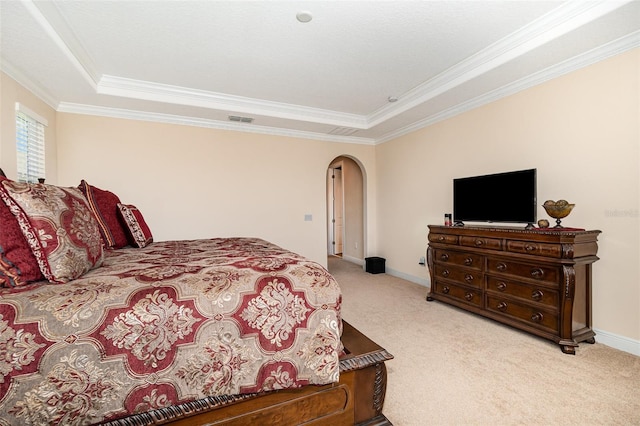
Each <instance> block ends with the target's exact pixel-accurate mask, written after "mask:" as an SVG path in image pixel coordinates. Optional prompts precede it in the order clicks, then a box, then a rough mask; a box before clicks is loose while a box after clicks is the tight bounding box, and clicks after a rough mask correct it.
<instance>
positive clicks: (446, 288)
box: [442, 285, 451, 294]
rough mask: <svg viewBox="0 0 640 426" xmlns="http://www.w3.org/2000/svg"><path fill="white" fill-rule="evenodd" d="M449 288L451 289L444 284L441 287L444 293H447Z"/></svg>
mask: <svg viewBox="0 0 640 426" xmlns="http://www.w3.org/2000/svg"><path fill="white" fill-rule="evenodd" d="M449 290H451V289H450V288H449V286H448V285H445V286H444V287H442V292H443V293H444V294H449Z"/></svg>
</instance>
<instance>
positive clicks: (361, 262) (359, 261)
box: [342, 255, 364, 267]
mask: <svg viewBox="0 0 640 426" xmlns="http://www.w3.org/2000/svg"><path fill="white" fill-rule="evenodd" d="M342 259H343V260H346V261H347V262H351V263H355V264H356V265H360V266H362V267H364V260H363V259H358V258H357V257H351V256H345V255H342Z"/></svg>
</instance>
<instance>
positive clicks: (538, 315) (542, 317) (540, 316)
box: [531, 312, 544, 322]
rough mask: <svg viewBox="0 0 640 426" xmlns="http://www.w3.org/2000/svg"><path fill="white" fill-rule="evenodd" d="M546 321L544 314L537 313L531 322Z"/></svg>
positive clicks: (532, 316)
mask: <svg viewBox="0 0 640 426" xmlns="http://www.w3.org/2000/svg"><path fill="white" fill-rule="evenodd" d="M543 319H544V315H542V312H536V313H535V314H533V315H531V321H533V322H541V321H542V320H543Z"/></svg>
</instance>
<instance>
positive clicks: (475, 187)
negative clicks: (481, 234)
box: [453, 169, 538, 226]
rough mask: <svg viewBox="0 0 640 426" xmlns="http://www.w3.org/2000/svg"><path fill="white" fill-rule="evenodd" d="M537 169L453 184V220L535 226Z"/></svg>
mask: <svg viewBox="0 0 640 426" xmlns="http://www.w3.org/2000/svg"><path fill="white" fill-rule="evenodd" d="M537 210H538V206H537V204H536V169H527V170H517V171H512V172H505V173H495V174H489V175H482V176H471V177H464V178H457V179H454V180H453V220H454V223H455V224H456V225H458V226H461V225H463V224H464V222H501V223H526V224H534V223H535V222H536V216H537Z"/></svg>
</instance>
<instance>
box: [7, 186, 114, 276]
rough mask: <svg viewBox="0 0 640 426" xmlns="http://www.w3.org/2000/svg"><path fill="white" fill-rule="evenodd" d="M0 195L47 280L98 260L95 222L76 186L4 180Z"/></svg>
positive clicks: (99, 246)
mask: <svg viewBox="0 0 640 426" xmlns="http://www.w3.org/2000/svg"><path fill="white" fill-rule="evenodd" d="M0 198H2V199H3V201H4V202H5V203H6V205H7V206H9V209H10V210H11V213H13V215H14V216H15V217H16V219H17V220H18V224H19V225H20V229H21V230H22V234H23V235H24V237H25V238H26V240H27V242H28V243H29V247H31V252H32V253H33V255H34V257H35V258H36V260H37V261H38V265H39V266H40V271H42V274H43V275H44V277H45V278H46V279H47V280H49V281H50V282H53V283H64V282H67V281H70V280H73V279H75V278H78V277H80V276H82V275H83V274H84V273H85V272H87V271H89V270H90V269H93V268H95V267H98V266H100V265H101V264H102V260H103V256H104V254H103V251H102V241H101V239H100V231H99V230H98V224H97V222H96V219H95V217H94V216H93V214H92V213H91V210H90V209H89V205H88V203H87V200H86V198H85V197H84V195H82V192H81V191H80V190H79V189H77V188H61V187H58V186H53V185H45V184H42V183H35V184H34V183H23V182H12V181H9V180H5V181H2V182H0Z"/></svg>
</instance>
